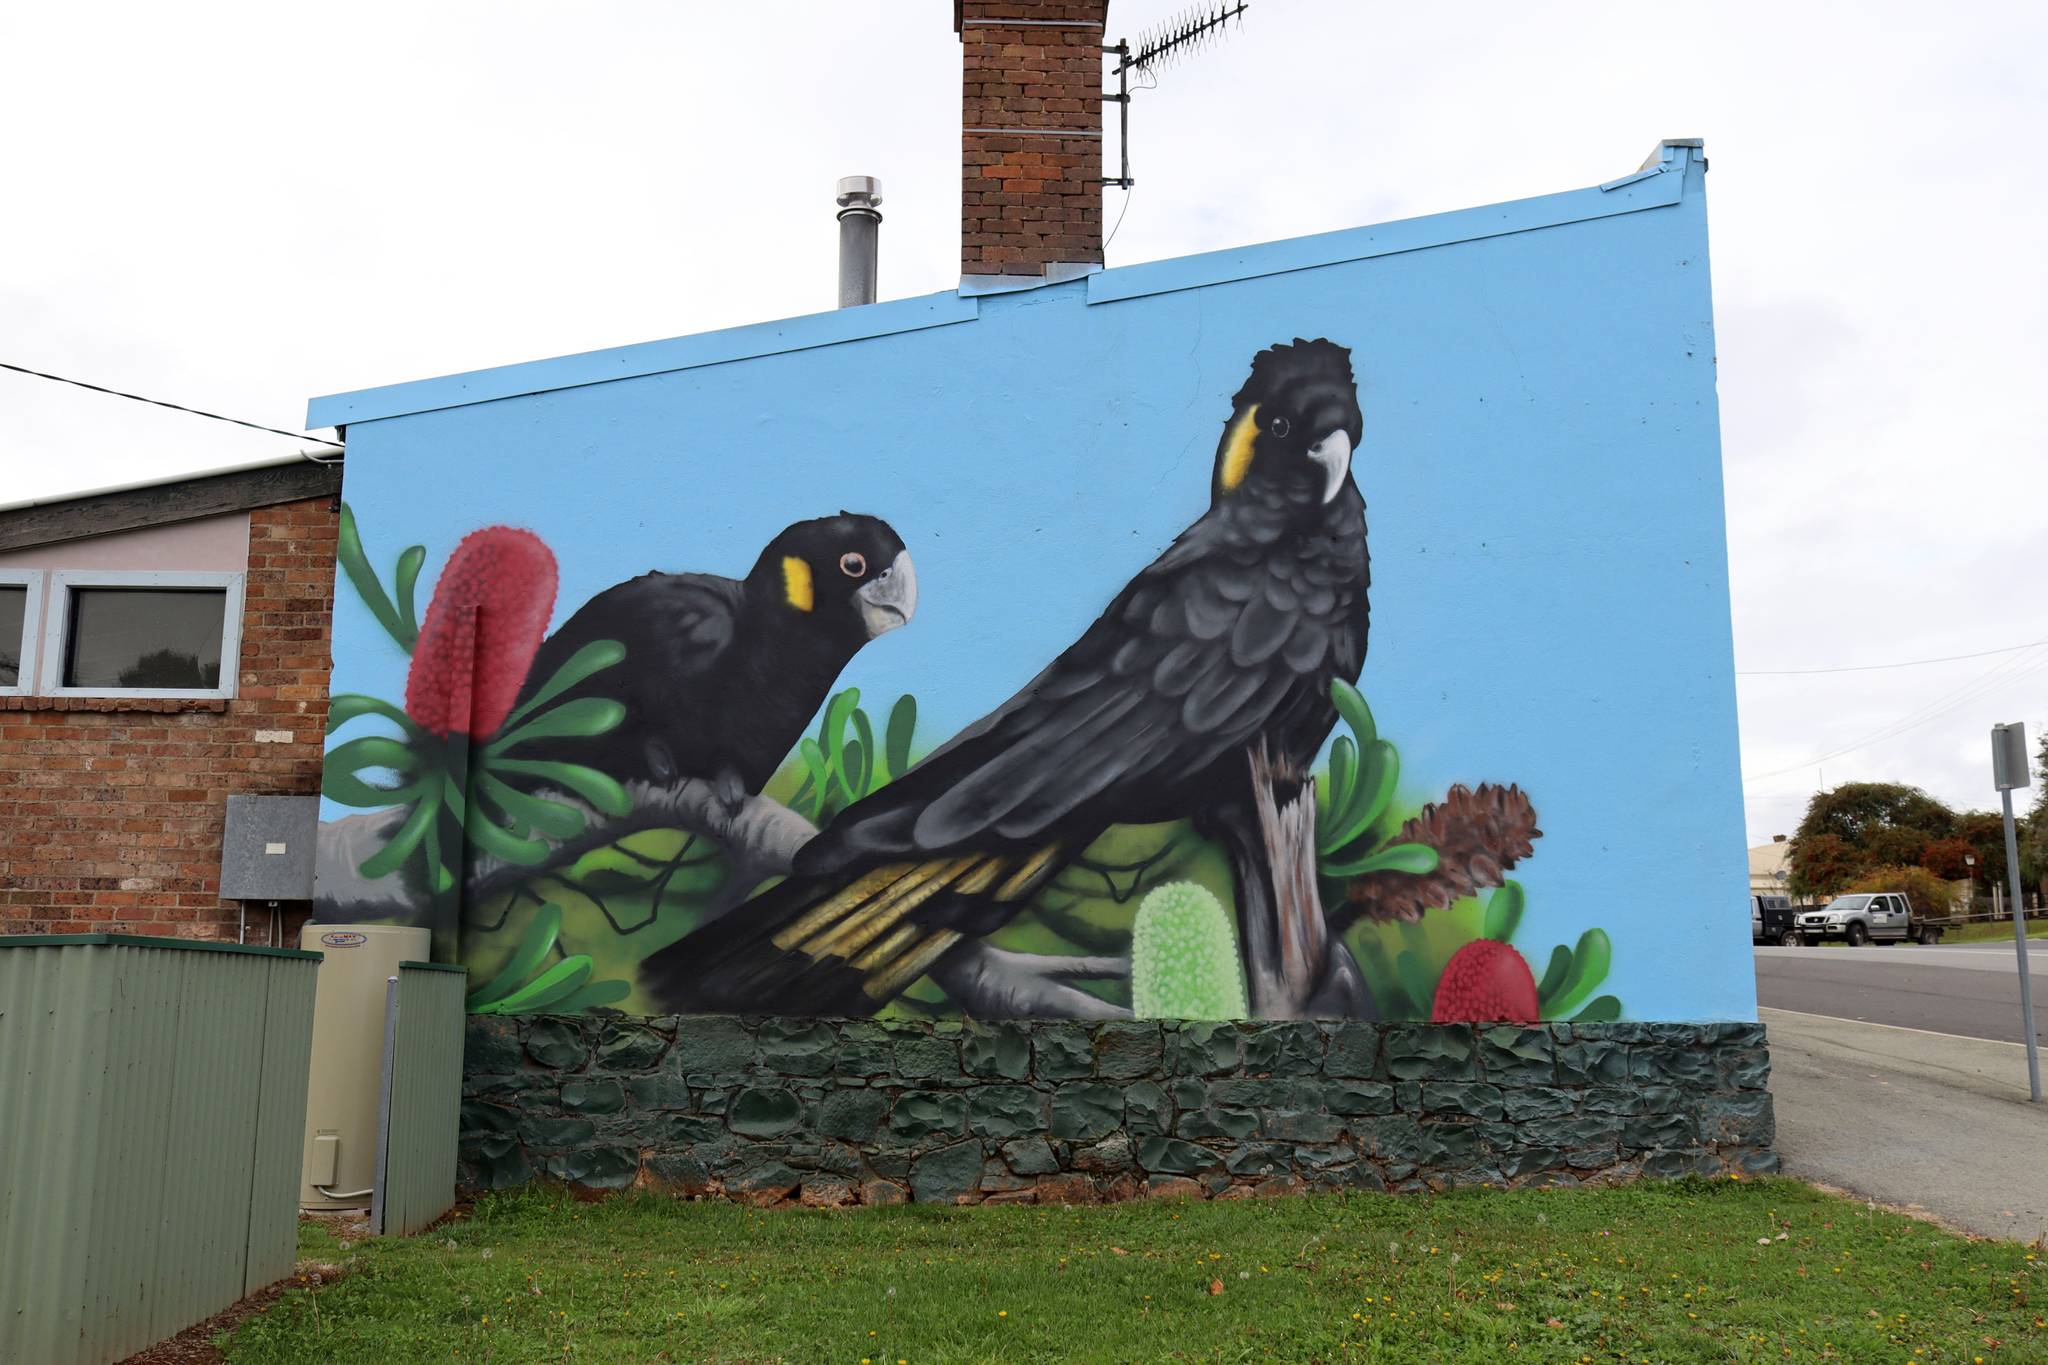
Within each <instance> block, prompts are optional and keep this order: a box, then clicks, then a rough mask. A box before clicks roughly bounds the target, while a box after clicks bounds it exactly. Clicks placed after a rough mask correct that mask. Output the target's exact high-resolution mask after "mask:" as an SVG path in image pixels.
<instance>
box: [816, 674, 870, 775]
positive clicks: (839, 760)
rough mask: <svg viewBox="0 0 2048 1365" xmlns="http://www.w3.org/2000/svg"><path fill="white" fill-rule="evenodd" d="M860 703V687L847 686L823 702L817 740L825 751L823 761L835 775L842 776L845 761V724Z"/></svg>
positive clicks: (844, 770)
mask: <svg viewBox="0 0 2048 1365" xmlns="http://www.w3.org/2000/svg"><path fill="white" fill-rule="evenodd" d="M859 705H860V689H859V688H858V687H849V688H846V689H844V690H843V691H839V692H834V693H833V694H832V699H831V700H830V701H828V702H826V703H825V720H824V724H823V726H822V728H821V729H820V730H819V731H818V742H819V744H820V745H821V746H822V747H823V749H824V751H825V762H826V765H827V767H828V768H829V770H830V771H831V772H832V774H833V775H834V776H835V777H842V778H843V777H844V776H845V774H846V763H845V759H844V752H845V746H846V725H847V721H848V719H849V718H850V717H851V716H852V715H853V710H854V708H855V707H857V706H859Z"/></svg>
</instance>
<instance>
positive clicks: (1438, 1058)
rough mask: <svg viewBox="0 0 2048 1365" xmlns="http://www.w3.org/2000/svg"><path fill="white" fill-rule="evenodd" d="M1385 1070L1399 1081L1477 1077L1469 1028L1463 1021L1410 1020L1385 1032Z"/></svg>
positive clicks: (1476, 1062) (1476, 1055)
mask: <svg viewBox="0 0 2048 1365" xmlns="http://www.w3.org/2000/svg"><path fill="white" fill-rule="evenodd" d="M1385 1056H1386V1064H1387V1073H1388V1074H1389V1075H1391V1076H1392V1077H1393V1078H1394V1079H1395V1080H1400V1081H1462V1080H1477V1079H1478V1077H1479V1061H1478V1051H1477V1049H1476V1047H1475V1046H1474V1045H1473V1040H1472V1030H1471V1029H1470V1028H1469V1027H1467V1026H1465V1025H1463V1024H1411V1025H1406V1026H1403V1027H1399V1028H1390V1029H1388V1030H1387V1035H1386V1049H1385Z"/></svg>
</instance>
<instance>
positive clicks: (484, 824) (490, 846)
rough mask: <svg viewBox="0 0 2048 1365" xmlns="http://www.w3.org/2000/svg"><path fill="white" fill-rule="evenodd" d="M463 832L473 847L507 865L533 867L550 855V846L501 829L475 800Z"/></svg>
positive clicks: (470, 807) (464, 823)
mask: <svg viewBox="0 0 2048 1365" xmlns="http://www.w3.org/2000/svg"><path fill="white" fill-rule="evenodd" d="M462 830H463V833H465V834H467V835H468V836H469V842H470V843H471V844H473V845H475V846H476V847H478V848H480V849H482V850H483V851H484V852H486V853H488V854H490V855H491V856H492V857H493V858H498V859H501V860H502V861H504V862H508V863H517V864H519V865H520V866H521V867H533V866H535V865H536V864H538V863H540V862H542V861H544V860H545V859H546V858H547V856H548V846H547V845H546V844H544V843H542V842H541V841H540V840H538V839H521V838H515V837H514V836H512V835H511V834H508V833H506V832H505V831H504V830H502V829H499V828H498V827H497V826H496V825H494V824H492V823H491V821H490V817H488V816H486V815H485V814H484V813H483V807H482V806H480V805H478V804H477V803H476V802H474V801H472V802H471V803H470V806H469V816H468V818H467V819H465V820H464V821H463V822H462Z"/></svg>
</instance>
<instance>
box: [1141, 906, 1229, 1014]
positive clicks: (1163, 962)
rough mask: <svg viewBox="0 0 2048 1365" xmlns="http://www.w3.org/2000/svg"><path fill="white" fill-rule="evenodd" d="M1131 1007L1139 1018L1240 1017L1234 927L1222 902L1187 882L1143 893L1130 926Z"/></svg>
mask: <svg viewBox="0 0 2048 1365" xmlns="http://www.w3.org/2000/svg"><path fill="white" fill-rule="evenodd" d="M1131 1013H1133V1014H1135V1015H1137V1016H1138V1017H1139V1018H1140V1019H1242V1018H1244V1017H1245V1016H1246V1014H1247V1013H1248V1011H1247V1009H1246V1006H1245V998H1244V972H1243V971H1242V969H1240V968H1239V966H1238V961H1237V932H1236V930H1235V929H1234V928H1233V927H1232V926H1231V923H1230V916H1229V914H1228V913H1227V912H1226V911H1225V910H1224V909H1223V904H1222V902H1220V901H1218V900H1217V899H1216V897H1215V896H1213V895H1211V894H1210V893H1209V892H1208V891H1207V890H1205V889H1203V888H1202V887H1199V886H1197V885H1195V884H1194V883H1193V882H1169V883H1167V884H1166V885H1165V886H1161V887H1157V888H1155V889H1154V890H1152V891H1151V892H1150V893H1149V894H1148V895H1146V897H1145V899H1144V902H1143V903H1142V904H1140V905H1139V906H1138V918H1137V922H1136V923H1135V924H1133V925H1132V926H1131Z"/></svg>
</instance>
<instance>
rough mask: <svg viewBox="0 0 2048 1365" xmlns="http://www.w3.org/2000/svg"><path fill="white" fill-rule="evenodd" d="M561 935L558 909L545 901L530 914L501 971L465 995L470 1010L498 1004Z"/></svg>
mask: <svg viewBox="0 0 2048 1365" xmlns="http://www.w3.org/2000/svg"><path fill="white" fill-rule="evenodd" d="M561 932H562V907H561V906H559V905H557V904H555V903H554V902H553V901H549V902H547V903H546V904H545V905H543V906H541V908H540V909H538V910H536V911H534V912H533V918H532V919H531V920H529V921H528V922H527V925H526V932H525V933H524V934H522V935H520V937H519V946H518V947H517V948H515V949H513V951H512V956H511V958H510V959H508V960H507V961H506V963H505V965H504V967H503V968H502V969H501V970H500V971H499V972H498V974H497V975H496V976H494V977H492V978H491V979H490V980H489V981H487V982H485V983H484V984H483V985H481V986H478V987H477V988H476V989H475V990H473V991H471V992H470V993H469V1003H470V1005H471V1007H472V1008H474V1007H475V1006H476V1005H479V1004H490V1003H492V1002H494V1001H496V1000H499V999H500V998H502V997H504V996H505V995H507V994H509V993H510V992H511V991H512V990H513V989H514V988H516V987H517V986H519V985H520V983H522V982H524V981H525V980H526V978H528V977H529V976H532V975H533V973H534V970H535V969H536V968H537V967H539V966H540V964H541V960H542V959H543V958H545V957H546V956H547V955H548V953H549V952H550V951H551V950H552V949H553V948H554V946H555V939H556V938H557V937H558V936H559V935H560V934H561Z"/></svg>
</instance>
